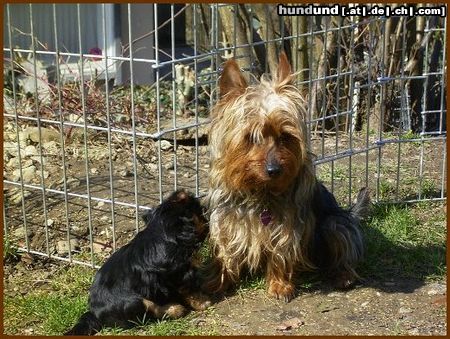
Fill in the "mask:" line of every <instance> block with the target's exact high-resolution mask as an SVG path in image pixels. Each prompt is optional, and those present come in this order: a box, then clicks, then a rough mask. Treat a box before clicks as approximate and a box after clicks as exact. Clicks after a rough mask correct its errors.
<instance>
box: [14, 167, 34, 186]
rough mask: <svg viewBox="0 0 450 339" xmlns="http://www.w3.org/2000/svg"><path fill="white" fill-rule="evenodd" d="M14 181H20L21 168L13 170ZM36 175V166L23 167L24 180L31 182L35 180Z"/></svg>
mask: <svg viewBox="0 0 450 339" xmlns="http://www.w3.org/2000/svg"><path fill="white" fill-rule="evenodd" d="M13 175H14V178H13V180H14V181H20V169H19V168H18V169H16V170H14V171H13ZM35 177H36V167H35V166H29V167H25V168H22V179H23V182H25V183H29V182H31V181H33V179H34V178H35Z"/></svg>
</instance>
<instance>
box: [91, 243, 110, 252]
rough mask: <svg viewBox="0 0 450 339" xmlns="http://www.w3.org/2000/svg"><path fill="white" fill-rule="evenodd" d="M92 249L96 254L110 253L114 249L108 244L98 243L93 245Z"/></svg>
mask: <svg viewBox="0 0 450 339" xmlns="http://www.w3.org/2000/svg"><path fill="white" fill-rule="evenodd" d="M92 249H93V251H94V253H103V252H106V253H109V252H111V251H112V248H111V247H110V246H108V245H106V244H100V243H98V242H94V243H93V244H92Z"/></svg>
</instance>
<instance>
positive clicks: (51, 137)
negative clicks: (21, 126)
mask: <svg viewBox="0 0 450 339" xmlns="http://www.w3.org/2000/svg"><path fill="white" fill-rule="evenodd" d="M40 129H41V138H40V140H39V127H28V128H27V129H26V131H27V132H28V134H29V137H30V140H31V141H33V142H36V143H38V142H39V141H42V144H44V143H46V142H50V141H58V140H59V138H60V136H59V133H58V132H56V131H54V130H52V129H49V128H44V127H41V128H40Z"/></svg>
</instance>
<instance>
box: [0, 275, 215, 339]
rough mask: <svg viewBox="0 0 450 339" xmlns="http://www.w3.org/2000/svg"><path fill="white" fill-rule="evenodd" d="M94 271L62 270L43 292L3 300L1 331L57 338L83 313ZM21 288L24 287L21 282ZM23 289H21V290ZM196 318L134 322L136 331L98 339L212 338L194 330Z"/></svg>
mask: <svg viewBox="0 0 450 339" xmlns="http://www.w3.org/2000/svg"><path fill="white" fill-rule="evenodd" d="M94 273H95V271H94V270H92V269H91V268H88V267H84V266H70V267H69V268H67V267H62V268H61V269H59V271H58V272H57V273H56V274H55V276H53V277H52V279H51V280H50V281H49V283H48V285H47V286H46V288H45V289H36V290H30V291H29V292H28V293H26V294H24V295H15V296H13V297H12V296H8V295H5V297H4V328H5V333H7V334H11V335H14V334H24V330H25V329H32V330H33V331H32V334H34V335H36V334H39V335H61V334H62V333H64V332H65V331H67V330H68V329H69V328H70V327H71V326H73V325H74V324H75V323H76V322H77V321H78V319H79V317H80V316H81V315H82V314H83V313H84V312H86V311H87V302H88V294H89V287H90V286H91V284H92V280H93V277H94ZM22 284H26V282H23V283H22ZM22 288H23V287H22ZM196 316H197V314H196V313H195V312H192V313H190V314H189V315H188V316H186V317H184V318H182V319H177V320H161V321H156V322H155V321H153V320H149V321H147V320H146V319H141V320H140V319H137V320H136V327H134V328H132V329H129V330H123V329H120V328H105V329H103V330H102V331H101V332H100V334H102V335H119V334H120V335H122V334H123V335H171V336H174V335H215V334H217V333H216V330H215V329H214V328H211V327H208V328H202V327H198V326H196V323H195V320H196Z"/></svg>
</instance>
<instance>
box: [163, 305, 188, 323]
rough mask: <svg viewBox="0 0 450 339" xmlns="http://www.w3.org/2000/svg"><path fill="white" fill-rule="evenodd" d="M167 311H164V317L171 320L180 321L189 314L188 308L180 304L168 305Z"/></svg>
mask: <svg viewBox="0 0 450 339" xmlns="http://www.w3.org/2000/svg"><path fill="white" fill-rule="evenodd" d="M166 307H167V308H166V309H165V311H164V317H167V318H170V319H178V318H181V317H182V316H184V315H185V314H186V313H187V310H186V308H185V307H184V306H183V305H180V304H171V305H166Z"/></svg>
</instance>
